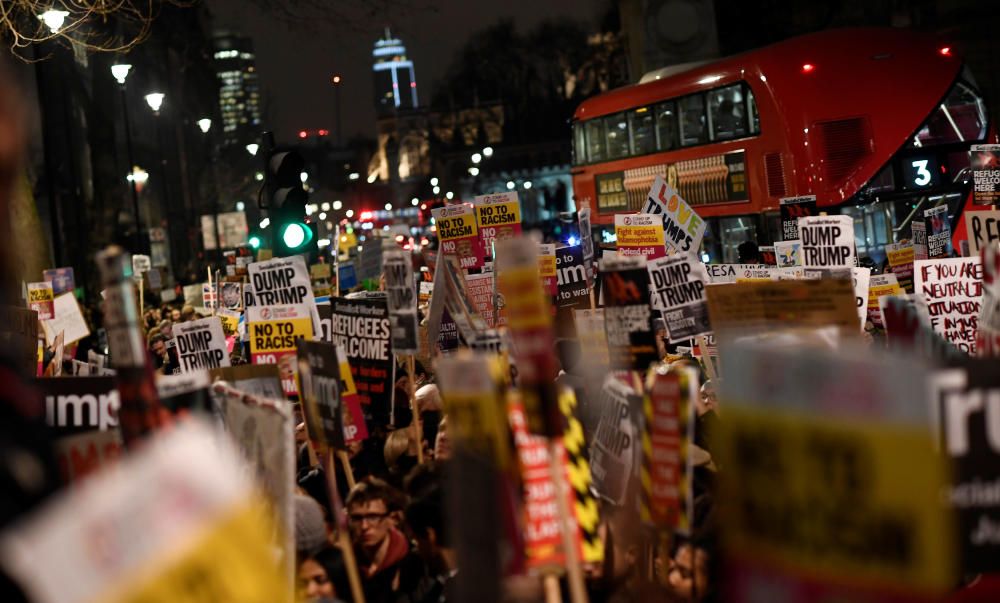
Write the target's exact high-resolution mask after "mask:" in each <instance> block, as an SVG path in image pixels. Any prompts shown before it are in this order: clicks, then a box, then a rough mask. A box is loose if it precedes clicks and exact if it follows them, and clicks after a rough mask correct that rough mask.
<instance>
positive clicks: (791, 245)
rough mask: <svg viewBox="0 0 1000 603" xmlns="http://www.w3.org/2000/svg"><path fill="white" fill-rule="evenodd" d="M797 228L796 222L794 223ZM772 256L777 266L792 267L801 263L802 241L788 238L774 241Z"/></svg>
mask: <svg viewBox="0 0 1000 603" xmlns="http://www.w3.org/2000/svg"><path fill="white" fill-rule="evenodd" d="M795 228H796V230H798V224H797V223H796V225H795ZM774 258H775V260H777V263H776V265H777V266H778V268H792V267H793V266H801V265H802V241H800V240H798V239H789V240H787V241H775V242H774Z"/></svg>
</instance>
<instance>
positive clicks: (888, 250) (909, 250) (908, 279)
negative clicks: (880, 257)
mask: <svg viewBox="0 0 1000 603" xmlns="http://www.w3.org/2000/svg"><path fill="white" fill-rule="evenodd" d="M885 255H886V257H887V258H888V260H889V268H891V269H892V273H893V274H895V275H896V279H897V280H899V286H900V287H902V288H903V291H906V292H907V293H913V257H914V254H913V245H904V244H903V243H890V244H888V245H886V246H885Z"/></svg>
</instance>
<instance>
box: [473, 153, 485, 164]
mask: <svg viewBox="0 0 1000 603" xmlns="http://www.w3.org/2000/svg"><path fill="white" fill-rule="evenodd" d="M482 160H483V156H482V155H480V154H479V153H473V154H472V163H479V162H480V161H482Z"/></svg>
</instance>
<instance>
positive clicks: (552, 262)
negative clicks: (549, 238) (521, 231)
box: [538, 243, 559, 296]
mask: <svg viewBox="0 0 1000 603" xmlns="http://www.w3.org/2000/svg"><path fill="white" fill-rule="evenodd" d="M538 276H539V277H541V279H542V289H543V290H544V291H545V293H547V294H548V295H550V296H555V295H556V294H558V293H559V281H558V277H557V276H556V246H555V244H553V243H543V244H541V245H539V246H538Z"/></svg>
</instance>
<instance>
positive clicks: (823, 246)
mask: <svg viewBox="0 0 1000 603" xmlns="http://www.w3.org/2000/svg"><path fill="white" fill-rule="evenodd" d="M799 238H800V239H801V241H802V252H801V253H802V265H803V266H811V267H820V268H824V267H826V268H836V267H842V266H844V267H851V266H854V265H855V256H854V218H852V217H851V216H813V217H809V218H799Z"/></svg>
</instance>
